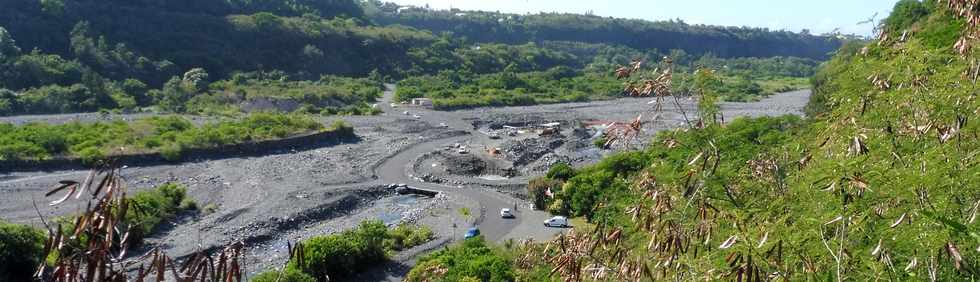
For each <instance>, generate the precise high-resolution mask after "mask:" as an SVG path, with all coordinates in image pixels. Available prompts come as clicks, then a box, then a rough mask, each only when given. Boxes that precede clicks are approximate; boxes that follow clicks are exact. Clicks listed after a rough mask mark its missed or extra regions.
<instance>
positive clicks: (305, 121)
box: [0, 113, 352, 161]
mask: <svg viewBox="0 0 980 282" xmlns="http://www.w3.org/2000/svg"><path fill="white" fill-rule="evenodd" d="M322 129H323V125H322V124H320V123H319V122H317V121H315V120H313V119H311V118H309V117H307V116H301V115H293V114H273V113H257V114H252V115H249V116H246V117H243V118H241V119H240V120H231V121H220V122H216V123H209V124H204V125H201V126H194V125H193V124H192V123H191V122H190V121H188V120H186V119H184V118H181V117H176V116H163V117H151V118H146V119H141V120H137V121H134V122H131V123H126V122H122V121H113V122H96V123H80V122H72V123H67V124H63V125H48V124H40V123H31V124H26V125H21V126H15V125H12V124H9V123H0V140H2V141H3V142H2V143H0V144H2V145H0V159H48V158H53V157H81V158H83V159H87V160H90V161H96V160H98V159H101V158H102V157H106V156H113V155H118V154H127V153H129V154H132V153H140V152H161V153H162V154H163V155H164V157H167V158H169V159H177V158H179V157H180V153H181V152H182V151H183V150H186V149H194V148H212V147H217V146H223V145H230V144H239V143H244V142H256V141H263V140H270V139H278V138H284V137H288V136H290V135H295V134H302V133H308V132H312V131H317V130H322ZM333 130H340V132H338V133H342V134H351V133H352V130H351V129H350V128H349V127H347V126H345V125H343V123H340V124H335V125H334V128H333Z"/></svg>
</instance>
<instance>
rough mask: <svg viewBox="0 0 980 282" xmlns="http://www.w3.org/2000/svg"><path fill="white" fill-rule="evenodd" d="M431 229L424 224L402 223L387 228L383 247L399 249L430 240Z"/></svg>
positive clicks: (391, 249)
mask: <svg viewBox="0 0 980 282" xmlns="http://www.w3.org/2000/svg"><path fill="white" fill-rule="evenodd" d="M432 236H433V233H432V229H429V227H427V226H424V225H409V224H402V225H399V226H397V227H395V228H392V229H389V230H388V234H387V236H386V237H385V249H387V250H390V251H401V250H404V249H408V248H411V247H415V246H418V245H421V244H424V243H425V242H428V241H429V240H432Z"/></svg>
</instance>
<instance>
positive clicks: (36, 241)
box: [0, 220, 45, 281]
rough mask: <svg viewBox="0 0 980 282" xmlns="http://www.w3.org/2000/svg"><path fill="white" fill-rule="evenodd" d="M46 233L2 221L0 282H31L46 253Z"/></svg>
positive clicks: (0, 226) (0, 227)
mask: <svg viewBox="0 0 980 282" xmlns="http://www.w3.org/2000/svg"><path fill="white" fill-rule="evenodd" d="M44 240H45V236H44V233H43V232H41V231H40V230H37V229H35V228H32V227H30V226H26V225H19V224H11V223H6V222H4V221H2V220H0V281H31V276H32V275H33V274H34V270H35V269H37V266H38V265H40V263H41V261H42V258H41V256H42V255H43V254H42V253H43V252H44Z"/></svg>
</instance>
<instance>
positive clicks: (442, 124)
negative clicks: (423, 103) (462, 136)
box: [439, 122, 449, 128]
mask: <svg viewBox="0 0 980 282" xmlns="http://www.w3.org/2000/svg"><path fill="white" fill-rule="evenodd" d="M439 127H442V128H446V127H449V125H447V124H446V123H445V122H440V123H439Z"/></svg>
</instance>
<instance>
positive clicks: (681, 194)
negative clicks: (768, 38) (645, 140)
mask: <svg viewBox="0 0 980 282" xmlns="http://www.w3.org/2000/svg"><path fill="white" fill-rule="evenodd" d="M977 11H980V6H978V4H976V3H974V2H972V1H948V2H946V1H942V2H937V1H925V2H919V1H913V0H905V1H900V2H899V3H898V4H897V5H896V9H895V12H894V13H893V14H892V15H891V16H890V17H889V18H888V19H887V20H885V23H886V26H885V28H884V33H883V34H882V36H881V37H880V38H879V40H877V41H875V42H871V43H869V44H866V45H860V44H850V45H847V46H844V48H842V50H841V51H839V52H838V53H837V55H836V56H834V58H833V59H832V60H831V61H830V62H829V63H827V64H825V65H824V66H823V67H822V68H821V70H820V71H819V73H818V74H817V75H816V77H815V78H814V80H813V83H814V88H815V96H814V97H813V99H812V101H811V105H810V106H809V112H810V117H808V118H806V119H802V120H801V119H799V118H795V117H784V118H757V119H738V120H735V121H731V122H728V123H721V122H719V121H718V120H717V117H716V116H715V115H713V114H711V113H713V112H715V110H713V109H714V108H715V107H716V106H715V105H712V104H711V103H710V101H711V100H710V99H705V98H706V97H711V96H712V95H713V93H710V91H707V92H704V91H703V90H704V89H703V88H702V91H703V94H702V96H701V98H702V102H701V105H700V106H699V108H700V109H701V114H700V115H699V118H700V121H701V122H700V123H697V124H691V126H690V127H689V128H684V129H678V130H673V131H666V132H662V133H661V134H659V135H658V136H657V137H656V138H655V140H654V141H653V142H651V144H652V145H651V146H649V147H648V148H646V149H644V150H640V151H631V152H623V153H620V154H617V155H615V156H612V157H609V158H606V159H605V160H603V161H602V162H600V163H599V164H597V165H594V166H590V167H585V168H581V169H577V170H570V169H568V168H567V167H565V168H554V169H553V170H552V172H549V174H548V176H547V177H544V178H542V179H538V180H534V181H532V182H531V183H530V184H529V190H528V192H529V194H531V196H532V197H533V198H534V199H535V203H536V205H537V206H538V207H540V208H545V209H547V210H549V211H551V212H552V213H554V214H564V215H570V216H575V217H581V218H583V220H584V222H585V223H582V224H579V225H576V227H575V228H574V230H573V231H569V232H568V233H567V236H562V237H559V238H557V239H555V240H554V241H553V242H551V243H547V244H546V243H537V244H523V245H519V246H508V247H506V248H503V249H500V250H498V251H496V252H490V253H488V254H485V255H483V256H485V257H499V256H503V257H510V258H513V261H514V263H513V264H512V265H511V267H510V268H502V267H500V266H499V265H495V266H492V267H491V266H487V267H485V268H478V269H474V268H472V267H470V266H466V267H470V268H463V267H464V266H459V267H457V266H455V265H454V264H452V263H450V262H452V261H453V258H452V257H451V253H440V254H439V255H436V256H433V257H432V258H430V259H423V261H426V262H428V263H426V264H424V265H422V266H420V267H425V269H419V268H416V270H413V272H412V273H413V274H412V275H411V276H410V277H409V280H410V281H421V280H424V279H429V280H426V281H433V280H431V279H435V280H436V281H438V280H439V279H438V278H433V277H428V276H426V274H425V273H426V272H427V271H437V270H438V271H444V272H446V273H451V274H453V275H454V277H467V276H469V277H477V278H481V277H482V278H484V280H485V278H487V277H490V276H489V275H491V274H492V275H494V277H497V275H505V276H509V277H516V278H517V280H526V281H549V280H550V281H556V280H565V281H579V280H616V281H620V280H621V281H636V280H643V281H646V280H739V281H741V280H748V281H754V280H770V279H774V280H783V279H785V280H792V281H796V280H836V281H843V280H856V281H869V280H879V279H885V280H899V281H909V280H932V281H937V280H938V281H968V280H976V279H978V277H980V261H978V260H977V255H976V254H977V253H978V252H980V235H978V234H980V233H978V232H980V230H978V228H977V223H976V220H977V214H978V212H980V211H978V209H980V186H978V183H980V166H978V164H980V160H978V155H980V135H978V134H980V125H978V123H977V122H976V121H975V120H973V119H974V117H976V116H977V115H978V114H980V101H978V100H977V96H976V92H975V85H976V81H977V80H976V77H978V70H977V66H976V61H977V59H978V58H980V53H977V52H976V48H973V47H975V46H976V44H977V43H978V42H977V40H976V38H975V37H974V36H975V35H977V34H978V31H980V30H978V27H977V22H980V21H978V19H980V13H978V12H977ZM699 77H700V78H699V79H702V81H707V80H710V79H711V77H710V74H709V73H702V74H700V75H699ZM706 101H708V102H706ZM548 190H550V191H552V192H553V193H555V196H554V197H553V198H551V197H547V196H546V195H545V192H544V191H548ZM458 248H460V249H468V248H475V247H471V246H468V245H467V246H460V247H458ZM456 252H464V253H465V251H456ZM447 256H449V257H447ZM487 259H488V260H489V259H490V258H487ZM549 273H550V274H549Z"/></svg>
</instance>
